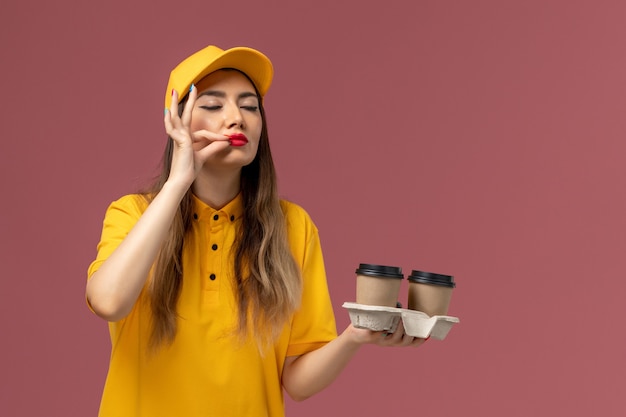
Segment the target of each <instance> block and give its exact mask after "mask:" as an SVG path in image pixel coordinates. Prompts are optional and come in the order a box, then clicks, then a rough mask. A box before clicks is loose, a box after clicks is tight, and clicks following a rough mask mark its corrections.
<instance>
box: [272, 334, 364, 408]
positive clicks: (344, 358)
mask: <svg viewBox="0 0 626 417" xmlns="http://www.w3.org/2000/svg"><path fill="white" fill-rule="evenodd" d="M353 331H354V329H353V327H352V326H349V327H348V328H347V329H346V330H345V331H344V332H343V333H342V334H340V335H339V336H338V337H337V338H336V339H334V340H332V341H331V342H329V343H327V344H326V345H324V346H323V347H321V348H319V349H317V350H314V351H312V352H309V353H306V354H304V355H302V356H299V357H298V358H296V359H294V360H293V361H289V363H288V366H287V367H286V368H285V369H284V370H283V386H284V388H285V390H286V391H287V393H288V394H289V396H290V397H291V398H293V399H294V400H296V401H302V400H305V399H306V398H308V397H310V396H312V395H314V394H316V393H318V392H320V391H322V390H323V389H324V388H326V387H328V386H329V385H330V384H331V383H332V382H333V381H334V380H335V379H336V378H337V377H338V376H339V374H340V373H341V372H342V371H343V370H344V368H345V367H346V365H348V363H349V362H350V360H351V359H352V358H353V357H354V355H355V354H356V353H357V351H358V350H359V348H360V347H361V346H362V343H360V342H359V341H357V340H355V339H356V338H355V337H354V335H352V334H351V332H353ZM288 359H289V358H288Z"/></svg>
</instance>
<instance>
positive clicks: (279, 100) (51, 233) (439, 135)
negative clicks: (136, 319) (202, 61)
mask: <svg viewBox="0 0 626 417" xmlns="http://www.w3.org/2000/svg"><path fill="white" fill-rule="evenodd" d="M139 3H142V4H139ZM305 3H306V4H311V5H310V6H307V5H304V4H305ZM365 3H368V2H362V1H330V0H317V1H315V2H298V1H286V0H284V1H280V0H276V1H271V2H259V1H245V0H242V1H237V2H228V1H222V2H210V1H187V2H185V1H181V2H165V1H162V0H157V1H147V0H146V1H143V2H130V1H120V0H110V1H106V2H91V1H78V0H60V1H55V2H53V1H43V0H40V1H35V2H29V1H22V0H4V1H3V5H2V12H1V13H0V51H1V52H2V54H1V57H2V58H1V60H2V63H1V64H0V74H1V75H2V80H3V100H2V112H1V113H0V121H1V123H0V125H1V126H2V136H3V146H2V148H1V149H2V150H1V151H0V181H1V183H0V184H1V190H2V194H1V195H2V208H1V209H0V210H1V216H0V235H1V236H2V238H1V239H0V244H1V245H2V247H1V250H0V257H1V262H0V265H2V272H1V273H0V279H1V280H2V281H1V283H2V285H1V287H0V288H1V289H0V312H1V314H0V321H1V322H0V325H1V327H0V328H1V329H2V333H1V334H2V338H1V343H0V352H1V356H0V364H1V367H0V415H2V416H46V417H53V416H63V417H66V416H90V415H95V413H96V410H97V407H98V402H99V397H100V392H101V389H102V385H103V382H104V378H105V373H106V367H107V360H108V354H109V341H108V335H107V330H106V324H105V323H104V322H103V321H101V320H99V319H97V318H96V317H94V316H92V315H91V313H90V312H89V311H88V310H87V308H86V306H85V303H84V301H83V291H84V282H85V279H86V269H87V265H88V264H89V262H90V261H91V260H92V258H93V257H94V256H95V245H96V243H97V241H98V238H99V233H100V226H101V221H102V216H103V213H104V210H105V208H106V206H107V204H108V203H109V202H110V201H111V200H113V199H115V198H117V197H118V196H120V195H121V194H124V193H127V192H129V191H132V190H134V189H135V188H136V187H137V186H138V185H139V184H141V181H142V180H143V179H145V178H147V177H148V176H149V175H150V174H152V172H153V169H154V167H155V166H156V164H157V162H158V158H159V157H160V154H161V149H162V143H163V142H164V134H163V127H162V124H161V119H162V106H163V104H162V98H163V94H164V89H165V83H166V81H167V76H168V73H169V70H170V69H171V67H172V66H173V65H175V64H176V63H177V62H178V61H179V60H180V59H182V58H183V57H185V56H187V55H188V54H189V53H191V52H193V51H195V50H197V49H200V48H201V47H203V46H205V45H206V44H208V43H214V44H217V45H220V46H222V47H231V46H238V45H249V46H252V47H256V48H259V49H261V50H262V51H264V52H266V53H267V54H268V55H269V56H270V57H271V58H272V60H273V61H274V64H275V67H276V78H275V83H274V86H273V88H272V90H271V91H270V93H269V95H268V97H267V110H268V113H269V118H270V126H269V128H270V134H271V137H272V141H273V149H274V153H275V158H276V161H277V165H278V170H279V175H280V186H281V191H282V195H283V196H284V197H285V198H288V199H291V200H294V201H296V202H298V203H299V204H301V205H303V206H304V207H305V208H306V209H307V210H308V211H309V212H310V214H311V215H312V217H313V218H314V220H315V221H316V223H317V225H318V227H319V228H320V230H321V237H322V243H323V245H324V250H325V254H326V262H327V269H328V274H329V282H330V287H331V292H332V298H333V300H334V305H335V309H336V314H337V321H338V325H339V327H340V329H342V328H343V327H345V326H346V325H347V323H348V315H347V312H346V311H345V310H344V309H342V308H341V305H342V303H343V302H344V301H353V299H354V269H355V267H356V265H357V264H358V263H359V262H372V263H385V264H390V265H399V266H402V267H403V268H404V269H405V271H407V270H410V269H412V268H423V269H426V270H432V271H437V272H442V273H449V274H452V275H454V276H455V279H456V281H457V282H458V287H457V289H456V290H455V295H454V298H453V302H452V307H451V311H450V314H452V315H456V316H458V317H460V319H461V324H459V325H458V326H456V327H454V328H453V330H452V332H451V333H450V335H449V336H448V338H447V339H446V340H445V341H437V340H432V341H429V342H428V343H427V344H426V346H424V347H423V348H420V349H417V350H415V349H410V350H409V349H395V350H391V349H381V348H374V347H367V348H364V349H363V350H362V351H361V352H360V353H359V355H358V356H357V357H356V359H355V360H354V361H353V362H352V363H351V364H350V366H349V368H348V369H347V370H346V372H345V373H344V374H343V375H342V376H341V377H340V379H339V380H338V381H336V383H335V384H334V385H333V386H332V387H331V388H329V389H328V390H327V391H325V392H323V393H322V394H319V395H318V396H317V397H314V398H312V399H310V400H307V401H305V402H303V403H297V404H296V403H292V402H291V401H289V402H288V412H289V415H291V416H299V417H307V416H319V415H324V416H343V415H346V416H347V415H350V416H351V415H359V416H362V417H369V416H372V417H373V416H390V415H418V414H419V415H424V416H426V415H428V416H436V415H440V416H452V415H471V416H484V417H490V416H494V417H496V416H497V417H501V416H507V417H510V416H529V415H535V416H548V415H567V416H570V417H577V416H580V417H582V416H591V415H597V416H604V417H607V416H623V415H624V413H625V412H626V403H625V402H624V397H623V391H624V387H625V386H626V369H625V368H626V366H625V360H624V357H625V355H624V351H625V348H626V336H625V333H624V331H623V323H622V322H623V320H622V317H621V314H623V312H624V304H623V302H622V300H623V294H624V291H625V290H626V282H625V280H624V270H625V266H626V256H624V253H625V249H626V233H625V232H626V230H625V229H626V215H625V213H626V195H625V191H624V190H625V185H626V184H625V178H626V164H625V163H624V154H625V153H626V141H625V136H626V117H625V116H624V114H625V112H624V110H625V109H626V54H625V53H624V52H625V50H626V49H625V39H626V24H624V18H625V17H626V3H624V2H622V1H619V0H616V1H592V0H589V1H528V0H527V1H517V2H514V1H499V0H482V1H421V0H405V1H394V0H390V1H385V2H371V3H372V6H364V4H365ZM374 4H376V6H374ZM382 5H384V8H383V7H381V6H382ZM405 291H406V286H404V287H403V293H405ZM620 313H621V314H620ZM407 413H409V414H407Z"/></svg>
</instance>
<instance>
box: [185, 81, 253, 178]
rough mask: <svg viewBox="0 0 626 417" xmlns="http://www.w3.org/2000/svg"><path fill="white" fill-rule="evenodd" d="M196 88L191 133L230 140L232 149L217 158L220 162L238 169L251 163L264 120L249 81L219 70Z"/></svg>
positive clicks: (229, 148)
mask: <svg viewBox="0 0 626 417" xmlns="http://www.w3.org/2000/svg"><path fill="white" fill-rule="evenodd" d="M196 88H197V90H198V97H197V99H196V102H195V103H194V106H193V110H192V113H191V126H190V127H191V131H192V132H196V131H199V130H203V129H204V130H208V131H210V132H213V133H219V134H222V135H226V136H229V137H233V139H232V140H231V146H229V147H228V148H227V149H226V151H224V153H222V154H220V156H221V158H220V161H221V162H223V163H227V164H229V165H237V166H239V167H241V166H245V165H248V164H249V163H251V162H252V160H253V159H254V157H255V156H256V152H257V149H258V146H259V139H260V137H261V128H262V126H263V120H262V118H261V111H260V109H259V98H258V96H257V94H256V92H255V90H254V86H253V85H252V83H251V82H250V80H248V78H246V77H245V76H244V75H243V74H241V73H240V72H239V71H235V70H218V71H215V72H213V73H211V74H209V75H207V76H206V77H204V78H203V79H202V80H200V82H198V84H197V85H196ZM241 135H243V136H245V138H244V137H242V136H241Z"/></svg>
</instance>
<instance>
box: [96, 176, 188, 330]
mask: <svg viewBox="0 0 626 417" xmlns="http://www.w3.org/2000/svg"><path fill="white" fill-rule="evenodd" d="M184 193H185V190H184V189H183V187H181V186H175V185H172V184H168V183H166V184H165V185H164V186H163V188H162V190H161V191H160V192H159V194H158V195H157V196H156V197H155V198H154V200H153V201H152V202H151V204H150V205H149V206H148V208H147V209H146V211H145V212H144V213H143V215H142V216H141V218H140V219H139V220H138V221H137V223H136V224H135V226H134V227H133V228H132V230H131V231H130V232H129V233H128V235H127V236H126V238H125V239H124V240H123V241H122V243H121V244H120V245H119V246H118V247H117V249H116V250H115V251H114V252H113V253H112V254H111V256H109V258H108V259H107V260H106V261H105V262H104V263H103V264H102V265H101V266H100V268H99V269H98V270H97V271H96V272H95V273H94V274H93V275H92V277H91V278H90V280H89V281H88V283H87V289H86V294H87V300H88V301H89V304H90V305H91V307H92V309H93V310H94V312H95V313H96V314H98V315H99V316H100V317H102V318H104V319H106V320H108V321H117V320H120V319H122V318H124V317H125V316H126V315H127V314H128V313H129V312H130V310H131V309H132V307H133V305H134V304H135V302H136V300H137V298H138V297H139V294H140V293H141V290H142V288H143V286H144V284H145V281H146V278H147V277H148V274H149V272H150V268H151V267H152V265H153V263H154V261H155V259H156V256H157V254H158V252H159V249H160V247H161V244H162V242H163V240H164V239H165V237H166V236H167V232H168V230H169V227H170V225H171V223H172V219H173V218H174V215H175V213H176V211H177V209H178V206H179V204H180V201H181V199H182V197H183V195H184Z"/></svg>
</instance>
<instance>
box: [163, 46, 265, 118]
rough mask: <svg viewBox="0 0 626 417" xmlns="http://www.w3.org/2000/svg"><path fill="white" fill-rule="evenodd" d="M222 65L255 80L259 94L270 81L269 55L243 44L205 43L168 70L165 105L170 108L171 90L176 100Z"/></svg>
mask: <svg viewBox="0 0 626 417" xmlns="http://www.w3.org/2000/svg"><path fill="white" fill-rule="evenodd" d="M222 68H234V69H237V70H239V71H241V72H243V73H244V74H246V75H247V76H248V77H250V79H251V80H252V82H253V83H254V85H255V87H256V88H257V90H259V94H261V97H262V96H264V95H265V93H267V90H269V88H270V85H271V84H272V77H273V75H274V67H273V66H272V62H271V61H270V60H269V58H268V57H266V56H265V55H263V54H262V53H261V52H259V51H257V50H255V49H252V48H246V47H236V48H231V49H227V50H223V49H220V48H218V47H217V46H213V45H210V46H207V47H206V48H204V49H201V50H200V51H198V52H196V53H195V54H193V55H191V56H190V57H188V58H186V59H185V60H184V61H183V62H181V63H180V64H178V66H177V67H176V68H174V69H173V70H172V72H171V73H170V79H169V82H168V83H167V89H166V90H165V108H166V109H169V107H170V103H171V100H172V90H176V91H177V92H178V98H179V101H180V99H182V98H183V97H185V95H186V94H187V92H188V91H189V87H191V84H196V83H198V81H200V80H201V79H202V78H204V77H206V76H207V75H209V74H210V73H212V72H213V71H217V70H218V69H222Z"/></svg>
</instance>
